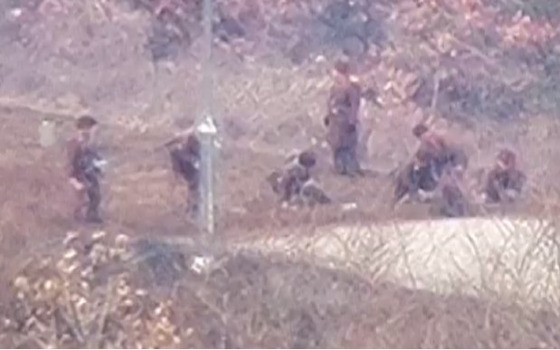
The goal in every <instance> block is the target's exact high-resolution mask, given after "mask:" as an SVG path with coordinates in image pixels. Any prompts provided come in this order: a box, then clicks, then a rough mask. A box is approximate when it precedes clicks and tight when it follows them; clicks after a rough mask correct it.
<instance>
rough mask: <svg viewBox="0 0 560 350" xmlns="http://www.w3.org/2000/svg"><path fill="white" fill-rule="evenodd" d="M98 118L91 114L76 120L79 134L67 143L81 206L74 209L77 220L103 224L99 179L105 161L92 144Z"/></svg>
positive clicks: (70, 167) (69, 164)
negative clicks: (100, 208) (100, 212)
mask: <svg viewBox="0 0 560 350" xmlns="http://www.w3.org/2000/svg"><path fill="white" fill-rule="evenodd" d="M97 125H98V123H97V120H95V119H94V118H93V117H91V116H89V115H85V116H82V117H80V118H78V120H77V121H76V130H77V134H76V136H75V137H73V138H72V139H70V140H69V142H68V145H67V147H68V148H67V151H68V166H69V177H70V184H71V185H72V186H73V188H74V189H75V191H76V195H77V199H78V205H77V207H76V209H75V211H74V217H75V219H77V220H82V219H85V220H86V221H87V222H92V223H101V222H102V220H101V217H100V215H99V206H100V204H101V187H100V181H99V178H100V177H101V175H102V166H103V164H104V163H105V161H104V160H103V158H102V157H101V156H100V155H99V153H98V151H97V150H96V149H95V147H94V146H93V145H92V141H93V138H94V135H95V130H96V128H97Z"/></svg>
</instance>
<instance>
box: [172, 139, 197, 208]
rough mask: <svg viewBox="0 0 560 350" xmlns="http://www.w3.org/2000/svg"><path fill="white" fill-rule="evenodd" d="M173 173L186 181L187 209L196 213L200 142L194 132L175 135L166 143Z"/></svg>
mask: <svg viewBox="0 0 560 350" xmlns="http://www.w3.org/2000/svg"><path fill="white" fill-rule="evenodd" d="M166 146H167V147H168V150H169V156H170V158H171V166H172V170H173V173H174V174H175V175H176V176H179V177H181V178H182V179H183V180H185V181H186V182H187V186H188V189H189V193H188V197H187V205H188V211H189V213H190V214H191V215H192V216H196V215H197V214H198V209H199V200H200V157H201V153H200V152H201V144H200V140H199V139H198V137H197V136H196V134H195V133H194V132H189V133H187V134H186V135H182V136H180V137H177V138H175V139H173V140H172V141H170V142H169V143H167V145H166Z"/></svg>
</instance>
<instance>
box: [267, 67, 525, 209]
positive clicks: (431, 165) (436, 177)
mask: <svg viewBox="0 0 560 350" xmlns="http://www.w3.org/2000/svg"><path fill="white" fill-rule="evenodd" d="M333 73H334V74H333V75H334V84H333V87H332V89H331V91H330V95H329V99H328V106H327V116H326V117H325V118H324V125H325V127H326V128H327V132H326V141H327V143H328V145H329V147H330V150H331V152H332V157H333V158H332V159H333V164H334V169H335V171H336V172H337V173H338V174H340V175H342V176H348V177H355V176H362V175H364V170H363V168H362V167H361V165H360V162H359V159H358V154H357V150H358V144H359V138H360V120H359V113H360V104H361V100H362V95H363V92H362V88H361V86H360V84H359V83H358V80H357V79H355V78H353V76H352V74H351V70H350V65H349V64H348V63H347V62H342V61H339V62H337V63H336V64H335V66H334V72H333ZM412 134H413V135H414V137H415V138H417V139H418V140H419V142H420V145H419V147H418V149H417V150H416V152H415V154H414V156H413V158H412V160H411V161H410V162H408V163H407V164H406V165H405V166H404V167H403V168H402V169H399V170H398V172H397V176H396V177H395V179H394V192H393V206H395V205H397V204H398V203H400V202H402V201H404V200H407V199H408V200H412V201H417V202H431V203H433V204H435V206H434V207H435V208H436V209H437V213H438V214H440V215H443V216H446V217H457V216H464V215H468V213H469V200H468V199H467V196H466V193H465V190H464V188H463V187H464V186H463V185H462V184H463V178H464V174H465V172H466V170H467V168H468V165H469V158H468V156H467V154H466V152H465V151H464V149H463V148H462V147H461V146H460V145H457V144H455V143H453V142H450V140H448V139H447V138H446V137H444V136H443V135H442V134H439V133H437V132H435V131H433V130H430V128H429V126H428V125H426V124H424V123H420V124H417V125H415V126H414V127H413V128H412ZM315 163H316V157H315V155H314V153H313V152H311V151H304V152H302V153H300V154H299V155H296V156H292V157H291V159H289V161H288V162H287V163H286V164H285V165H284V166H283V167H282V168H281V169H279V170H276V171H274V172H273V173H272V174H271V175H270V176H269V177H268V181H269V183H270V185H271V187H272V189H273V191H274V193H276V194H277V195H278V197H279V199H280V201H281V202H283V203H294V204H301V203H306V204H311V205H315V204H326V203H330V202H332V200H331V199H330V198H329V197H328V196H327V195H326V194H325V193H324V192H323V191H322V190H321V189H320V188H319V187H318V186H317V184H316V183H315V182H314V181H313V178H312V176H311V171H312V169H313V167H314V166H315ZM525 182H526V176H525V174H524V173H523V172H522V171H520V170H519V169H518V168H517V162H516V154H515V153H514V152H513V151H512V150H510V149H505V148H504V149H501V150H499V152H498V155H497V157H496V163H495V165H494V166H493V167H492V169H490V171H489V172H488V173H487V176H486V179H485V182H484V186H483V189H482V197H483V200H484V202H485V203H504V202H511V201H513V200H515V199H516V198H517V197H518V196H519V194H520V193H521V191H522V189H523V187H524V184H525Z"/></svg>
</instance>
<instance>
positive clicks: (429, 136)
mask: <svg viewBox="0 0 560 350" xmlns="http://www.w3.org/2000/svg"><path fill="white" fill-rule="evenodd" d="M412 133H413V135H414V136H415V137H416V138H417V139H418V140H420V147H419V149H422V150H424V151H426V152H428V153H430V156H431V158H432V161H433V166H434V170H435V173H436V175H437V176H438V177H440V176H442V175H443V173H444V170H445V168H446V167H452V168H453V169H456V170H457V171H459V172H464V171H465V170H467V167H468V165H469V158H468V156H467V154H466V152H465V150H464V149H463V148H462V147H460V146H459V145H457V144H454V143H451V142H449V140H447V138H445V137H444V136H443V135H440V134H437V133H435V132H434V131H431V130H430V129H429V128H428V127H427V126H426V125H425V124H418V125H416V126H415V127H414V128H413V129H412Z"/></svg>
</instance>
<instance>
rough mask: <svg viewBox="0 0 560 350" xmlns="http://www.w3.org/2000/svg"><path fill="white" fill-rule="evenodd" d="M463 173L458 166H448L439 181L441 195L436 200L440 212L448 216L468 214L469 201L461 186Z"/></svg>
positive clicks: (436, 207) (436, 206)
mask: <svg viewBox="0 0 560 350" xmlns="http://www.w3.org/2000/svg"><path fill="white" fill-rule="evenodd" d="M462 176H463V173H462V172H461V171H459V170H457V169H456V168H452V167H447V168H446V169H445V170H444V173H443V174H442V177H441V179H440V183H439V192H440V193H439V196H438V198H437V200H436V202H435V209H436V210H437V211H438V214H440V215H443V216H446V217H452V218H453V217H462V216H465V215H468V213H469V205H468V201H467V199H466V197H465V195H464V193H463V190H462V188H461V186H460V180H461V178H462Z"/></svg>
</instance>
